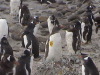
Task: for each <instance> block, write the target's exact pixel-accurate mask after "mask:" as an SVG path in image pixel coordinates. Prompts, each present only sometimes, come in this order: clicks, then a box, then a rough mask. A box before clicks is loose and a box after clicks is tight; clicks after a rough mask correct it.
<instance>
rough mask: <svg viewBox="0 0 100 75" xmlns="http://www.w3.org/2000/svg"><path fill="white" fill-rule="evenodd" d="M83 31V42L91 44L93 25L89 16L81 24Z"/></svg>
mask: <svg viewBox="0 0 100 75" xmlns="http://www.w3.org/2000/svg"><path fill="white" fill-rule="evenodd" d="M81 29H82V42H83V43H84V44H87V43H89V42H91V36H92V25H91V23H90V21H89V19H88V17H87V16H85V17H84V18H83V21H82V23H81Z"/></svg>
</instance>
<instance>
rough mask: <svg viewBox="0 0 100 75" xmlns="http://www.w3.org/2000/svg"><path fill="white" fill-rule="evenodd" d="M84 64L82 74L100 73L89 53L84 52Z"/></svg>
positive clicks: (93, 74)
mask: <svg viewBox="0 0 100 75" xmlns="http://www.w3.org/2000/svg"><path fill="white" fill-rule="evenodd" d="M81 56H82V59H83V65H82V75H99V72H98V70H97V68H96V66H95V64H94V62H93V61H92V59H91V58H90V57H89V56H87V54H82V53H81Z"/></svg>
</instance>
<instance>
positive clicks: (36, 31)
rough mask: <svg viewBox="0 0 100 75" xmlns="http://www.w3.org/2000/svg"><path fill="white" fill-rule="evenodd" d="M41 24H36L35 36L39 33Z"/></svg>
mask: <svg viewBox="0 0 100 75" xmlns="http://www.w3.org/2000/svg"><path fill="white" fill-rule="evenodd" d="M39 25H40V24H37V25H36V26H35V28H34V32H33V34H34V35H35V36H36V35H37V33H38V30H39Z"/></svg>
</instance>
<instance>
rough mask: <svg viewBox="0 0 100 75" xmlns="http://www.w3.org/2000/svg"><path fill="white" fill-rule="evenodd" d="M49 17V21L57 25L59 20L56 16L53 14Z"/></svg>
mask: <svg viewBox="0 0 100 75" xmlns="http://www.w3.org/2000/svg"><path fill="white" fill-rule="evenodd" d="M49 18H50V21H51V23H52V24H53V25H55V26H56V27H58V26H59V22H58V20H57V18H56V17H55V16H54V15H51V16H49Z"/></svg>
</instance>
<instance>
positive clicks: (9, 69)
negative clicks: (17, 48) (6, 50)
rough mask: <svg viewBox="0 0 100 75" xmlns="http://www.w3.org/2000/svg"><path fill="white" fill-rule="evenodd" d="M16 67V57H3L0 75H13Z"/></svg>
mask: <svg viewBox="0 0 100 75" xmlns="http://www.w3.org/2000/svg"><path fill="white" fill-rule="evenodd" d="M15 65H17V61H16V60H15V57H14V56H12V55H9V54H5V55H2V56H1V61H0V75H13V74H14V68H15Z"/></svg>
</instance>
